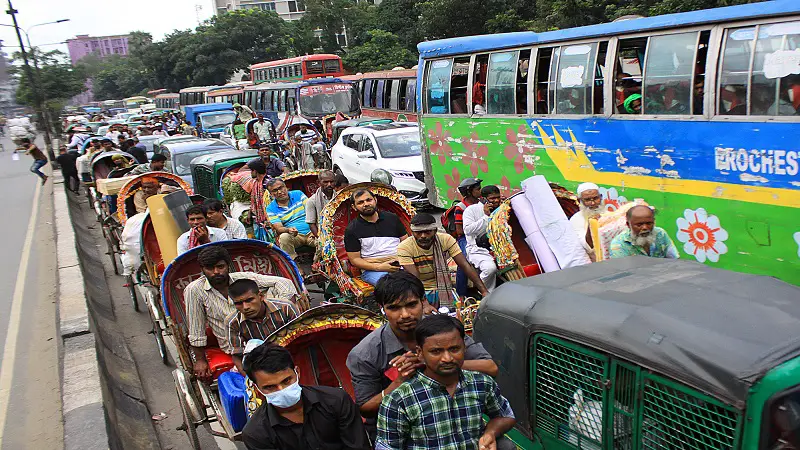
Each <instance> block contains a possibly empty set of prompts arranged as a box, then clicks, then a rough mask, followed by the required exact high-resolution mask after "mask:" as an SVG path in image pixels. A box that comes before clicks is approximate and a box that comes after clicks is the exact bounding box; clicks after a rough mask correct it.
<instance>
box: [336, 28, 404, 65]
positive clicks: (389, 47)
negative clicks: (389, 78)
mask: <svg viewBox="0 0 800 450" xmlns="http://www.w3.org/2000/svg"><path fill="white" fill-rule="evenodd" d="M368 35H369V40H368V41H366V42H365V43H364V44H363V45H360V46H358V47H354V48H351V49H350V51H348V52H347V54H346V55H345V56H344V58H343V59H342V62H343V63H344V65H345V67H347V68H349V69H350V70H352V71H354V72H369V71H373V70H388V69H392V68H394V67H397V66H402V67H411V66H413V65H414V64H416V62H417V57H416V55H415V54H414V53H411V51H409V50H408V49H407V48H406V47H405V46H404V45H403V44H402V43H401V42H400V39H399V38H398V37H397V36H396V35H394V34H392V33H389V32H388V31H383V30H372V31H370V32H369V33H368Z"/></svg>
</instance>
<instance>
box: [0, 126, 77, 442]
mask: <svg viewBox="0 0 800 450" xmlns="http://www.w3.org/2000/svg"><path fill="white" fill-rule="evenodd" d="M40 141H41V140H40ZM0 143H1V144H2V146H3V148H4V151H2V152H0V192H1V193H2V195H3V210H4V211H3V213H4V215H5V217H6V219H7V220H3V221H0V236H2V244H0V248H1V249H2V254H3V255H5V257H4V258H0V342H2V343H3V345H2V346H0V358H1V359H0V448H3V449H6V448H8V449H20V448H46V449H60V448H63V438H64V430H63V426H62V414H61V383H60V376H59V363H58V352H59V342H60V338H59V337H58V328H57V323H56V290H57V287H56V282H57V280H56V259H55V238H54V226H53V196H52V190H53V186H52V182H48V183H47V184H46V185H45V186H43V187H40V188H37V186H38V185H39V178H38V177H36V176H35V175H34V174H32V173H31V172H29V170H28V169H29V167H30V165H31V163H32V159H31V157H30V156H27V155H22V154H20V160H19V161H13V160H12V157H11V150H12V149H13V148H14V145H13V144H12V143H11V141H10V140H9V139H6V138H0ZM37 144H39V146H40V148H43V143H42V142H37ZM43 170H44V171H45V173H49V170H50V169H49V167H47V168H45V169H43ZM58 188H59V189H60V188H61V186H58Z"/></svg>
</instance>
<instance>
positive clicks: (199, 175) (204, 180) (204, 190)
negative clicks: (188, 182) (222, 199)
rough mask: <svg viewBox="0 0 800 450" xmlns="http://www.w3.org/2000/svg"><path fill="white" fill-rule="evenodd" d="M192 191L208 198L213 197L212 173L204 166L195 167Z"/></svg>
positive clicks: (214, 194) (214, 193)
mask: <svg viewBox="0 0 800 450" xmlns="http://www.w3.org/2000/svg"><path fill="white" fill-rule="evenodd" d="M193 178H194V192H195V193H196V194H200V195H204V196H206V197H208V198H215V197H216V194H217V193H216V192H214V180H213V178H214V175H213V174H212V173H211V171H209V170H208V169H206V168H205V167H197V168H195V171H194V174H193Z"/></svg>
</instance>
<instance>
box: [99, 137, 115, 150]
mask: <svg viewBox="0 0 800 450" xmlns="http://www.w3.org/2000/svg"><path fill="white" fill-rule="evenodd" d="M100 146H101V147H102V148H103V151H104V152H110V151H112V150H114V142H112V141H111V139H108V138H103V139H100Z"/></svg>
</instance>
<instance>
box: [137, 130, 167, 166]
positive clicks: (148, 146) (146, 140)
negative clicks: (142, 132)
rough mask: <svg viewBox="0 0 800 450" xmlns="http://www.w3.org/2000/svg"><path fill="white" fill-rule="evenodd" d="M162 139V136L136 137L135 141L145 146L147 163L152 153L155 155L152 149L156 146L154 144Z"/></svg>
mask: <svg viewBox="0 0 800 450" xmlns="http://www.w3.org/2000/svg"><path fill="white" fill-rule="evenodd" d="M163 137H164V136H153V135H150V136H138V137H137V139H139V143H140V144H143V145H144V146H145V151H146V152H147V160H148V161H150V159H151V158H152V157H153V153H155V150H154V147H155V146H156V143H157V142H158V141H159V140H160V139H162V138H163Z"/></svg>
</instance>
